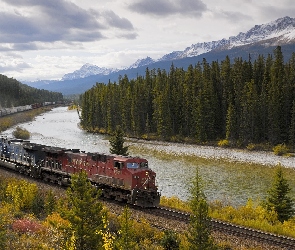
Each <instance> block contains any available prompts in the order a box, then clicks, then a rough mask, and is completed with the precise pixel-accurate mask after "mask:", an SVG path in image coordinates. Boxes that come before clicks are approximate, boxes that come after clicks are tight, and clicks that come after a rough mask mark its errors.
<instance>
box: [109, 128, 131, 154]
mask: <svg viewBox="0 0 295 250" xmlns="http://www.w3.org/2000/svg"><path fill="white" fill-rule="evenodd" d="M124 142H125V140H124V132H123V130H122V128H121V127H120V126H117V128H116V131H115V134H114V136H113V137H111V139H110V144H111V148H110V152H111V154H117V155H128V146H124Z"/></svg>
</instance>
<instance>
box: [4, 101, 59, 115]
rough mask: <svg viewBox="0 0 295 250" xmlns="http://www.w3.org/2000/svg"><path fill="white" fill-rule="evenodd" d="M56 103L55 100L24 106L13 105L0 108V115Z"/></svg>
mask: <svg viewBox="0 0 295 250" xmlns="http://www.w3.org/2000/svg"><path fill="white" fill-rule="evenodd" d="M54 104H55V102H43V103H33V104H30V105H24V106H18V107H12V108H0V117H2V116H6V115H11V114H14V113H19V112H23V111H28V110H31V109H36V108H40V107H44V106H48V105H54Z"/></svg>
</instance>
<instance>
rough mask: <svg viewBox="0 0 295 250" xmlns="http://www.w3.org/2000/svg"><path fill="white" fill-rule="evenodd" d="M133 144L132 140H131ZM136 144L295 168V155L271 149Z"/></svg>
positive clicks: (190, 154) (183, 152)
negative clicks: (250, 149)
mask: <svg viewBox="0 0 295 250" xmlns="http://www.w3.org/2000/svg"><path fill="white" fill-rule="evenodd" d="M130 144H131V145H132V141H131V142H130ZM136 145H137V146H140V147H142V148H144V149H147V150H156V151H159V152H166V153H169V154H173V155H179V156H180V155H182V156H183V155H186V156H196V157H201V158H205V159H212V160H225V161H230V162H241V163H253V164H260V165H266V166H276V165H278V164H281V165H282V166H283V167H286V168H295V157H293V156H289V157H287V156H277V155H275V154H274V153H273V152H270V151H249V150H247V149H234V148H221V147H214V146H200V145H193V144H185V143H171V142H161V141H143V140H137V141H136Z"/></svg>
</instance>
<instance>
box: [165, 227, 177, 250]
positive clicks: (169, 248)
mask: <svg viewBox="0 0 295 250" xmlns="http://www.w3.org/2000/svg"><path fill="white" fill-rule="evenodd" d="M161 245H162V246H163V248H164V249H165V250H178V249H179V245H180V242H179V239H178V237H177V234H176V233H175V232H173V231H171V230H165V231H164V236H163V239H162V240H161Z"/></svg>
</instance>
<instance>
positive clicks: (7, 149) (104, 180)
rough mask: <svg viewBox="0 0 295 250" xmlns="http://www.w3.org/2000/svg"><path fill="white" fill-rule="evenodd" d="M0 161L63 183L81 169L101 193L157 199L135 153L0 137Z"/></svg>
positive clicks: (145, 203) (149, 203) (140, 201)
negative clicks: (66, 147) (116, 153)
mask: <svg viewBox="0 0 295 250" xmlns="http://www.w3.org/2000/svg"><path fill="white" fill-rule="evenodd" d="M0 165H1V166H3V167H6V168H9V169H11V170H14V171H17V172H19V173H21V174H25V175H30V176H32V177H34V178H38V179H43V180H44V181H49V182H53V183H57V184H59V185H64V186H68V185H69V184H70V183H71V176H72V175H73V174H75V173H78V172H81V171H85V172H86V173H87V175H88V179H89V181H90V182H91V183H92V184H93V185H94V186H96V187H97V188H98V189H101V190H102V196H103V197H107V198H111V199H114V200H118V201H123V202H126V203H129V204H133V205H137V206H141V207H154V206H157V205H158V204H159V202H160V193H159V192H158V188H157V185H156V173H155V172H154V171H152V170H151V169H150V168H149V166H148V161H147V160H146V159H143V158H139V157H129V156H128V157H127V156H121V155H113V154H112V155H106V154H100V153H85V152H83V151H80V150H79V149H65V148H59V147H51V146H46V145H41V144H35V143H31V142H29V141H23V140H16V139H7V138H4V137H2V138H0Z"/></svg>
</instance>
